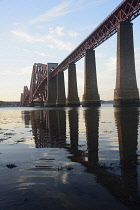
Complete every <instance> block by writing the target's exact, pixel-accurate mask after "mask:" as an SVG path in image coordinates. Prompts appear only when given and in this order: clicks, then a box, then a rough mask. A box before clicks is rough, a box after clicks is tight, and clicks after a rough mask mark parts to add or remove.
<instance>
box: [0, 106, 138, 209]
mask: <svg viewBox="0 0 140 210" xmlns="http://www.w3.org/2000/svg"><path fill="white" fill-rule="evenodd" d="M139 127H140V125H139V109H138V108H120V109H119V108H117V109H116V108H113V107H112V105H102V107H100V108H82V107H80V108H51V109H50V108H0V209H138V207H139V204H140V137H139V133H140V129H139Z"/></svg>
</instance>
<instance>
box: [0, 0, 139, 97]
mask: <svg viewBox="0 0 140 210" xmlns="http://www.w3.org/2000/svg"><path fill="white" fill-rule="evenodd" d="M119 3H121V0H114V1H112V0H0V100H5V101H10V100H12V101H13V100H15V101H19V100H20V94H21V92H22V91H23V87H24V86H25V85H27V86H28V87H29V86H30V79H31V73H32V66H33V64H34V63H44V64H45V63H53V62H54V63H60V62H61V61H62V60H64V59H65V57H66V56H67V55H68V54H70V53H71V51H72V50H73V49H74V48H76V47H77V45H78V44H80V43H81V42H82V41H83V39H85V38H86V37H87V36H88V35H89V33H91V32H92V31H93V30H94V29H95V27H97V26H98V25H99V24H100V22H101V21H103V20H104V19H105V18H106V16H107V15H109V14H110V13H111V12H112V10H113V9H115V8H116V6H118V4H119ZM139 22H140V17H137V18H136V19H135V20H134V21H133V23H134V24H133V29H134V46H135V61H136V75H137V83H138V88H139V89H140V27H139ZM95 53H96V69H97V79H98V89H99V94H100V98H101V99H102V100H109V99H113V94H114V88H115V82H116V81H115V78H116V34H115V35H114V36H113V37H111V38H110V39H109V40H107V41H106V42H104V43H103V44H101V45H100V46H99V47H97V48H96V50H95ZM83 75H84V58H83V59H81V60H80V61H79V62H77V79H78V92H79V96H80V98H82V95H83V92H84V76H83ZM65 86H66V95H67V70H66V71H65Z"/></svg>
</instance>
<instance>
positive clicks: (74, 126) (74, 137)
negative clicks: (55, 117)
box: [68, 109, 79, 149]
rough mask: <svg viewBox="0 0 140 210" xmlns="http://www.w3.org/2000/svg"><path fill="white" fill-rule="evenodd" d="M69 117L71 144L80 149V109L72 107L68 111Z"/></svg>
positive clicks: (73, 147) (72, 147)
mask: <svg viewBox="0 0 140 210" xmlns="http://www.w3.org/2000/svg"><path fill="white" fill-rule="evenodd" d="M68 118H69V129H70V145H71V149H78V134H79V132H78V128H79V119H78V110H77V109H71V110H69V111H68Z"/></svg>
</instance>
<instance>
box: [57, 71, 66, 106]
mask: <svg viewBox="0 0 140 210" xmlns="http://www.w3.org/2000/svg"><path fill="white" fill-rule="evenodd" d="M56 105H57V106H66V96H65V84H64V72H63V71H61V72H58V74H57V99H56Z"/></svg>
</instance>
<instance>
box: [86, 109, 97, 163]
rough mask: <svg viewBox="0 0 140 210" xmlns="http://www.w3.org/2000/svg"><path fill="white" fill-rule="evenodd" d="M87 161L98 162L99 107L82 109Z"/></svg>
mask: <svg viewBox="0 0 140 210" xmlns="http://www.w3.org/2000/svg"><path fill="white" fill-rule="evenodd" d="M84 118H85V127H86V137H87V151H88V162H89V163H91V164H96V163H97V162H98V136H99V133H98V132H99V109H92V108H89V109H86V110H85V111H84Z"/></svg>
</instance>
